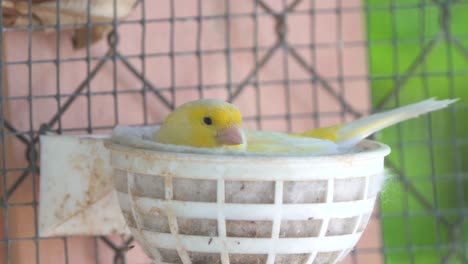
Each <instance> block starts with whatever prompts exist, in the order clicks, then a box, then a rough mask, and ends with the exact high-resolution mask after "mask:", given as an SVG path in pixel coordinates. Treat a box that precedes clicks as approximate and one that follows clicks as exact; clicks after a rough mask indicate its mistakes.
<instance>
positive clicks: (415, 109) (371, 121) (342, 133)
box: [337, 98, 458, 148]
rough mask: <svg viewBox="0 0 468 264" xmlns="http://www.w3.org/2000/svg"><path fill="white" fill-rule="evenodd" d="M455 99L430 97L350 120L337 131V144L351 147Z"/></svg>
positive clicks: (448, 103) (444, 105)
mask: <svg viewBox="0 0 468 264" xmlns="http://www.w3.org/2000/svg"><path fill="white" fill-rule="evenodd" d="M457 100H458V99H447V100H440V101H437V100H436V99H435V98H431V99H428V100H424V101H422V102H419V103H415V104H410V105H406V106H402V107H399V108H396V109H393V110H390V111H386V112H382V113H377V114H373V115H370V116H366V117H363V118H360V119H358V120H355V121H351V122H349V123H347V124H346V125H345V126H343V127H342V128H341V129H340V130H339V131H338V134H337V138H338V139H337V144H338V146H339V147H340V148H348V147H352V146H354V145H355V144H357V143H359V142H360V141H361V140H363V139H364V138H366V137H368V136H370V135H371V134H373V133H375V132H377V131H379V130H381V129H383V128H386V127H388V126H391V125H394V124H396V123H399V122H401V121H404V120H407V119H411V118H415V117H418V116H420V115H422V114H425V113H428V112H432V111H436V110H439V109H442V108H445V107H447V106H448V105H450V104H452V103H454V102H456V101H457Z"/></svg>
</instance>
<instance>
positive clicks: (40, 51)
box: [0, 0, 383, 264]
mask: <svg viewBox="0 0 468 264" xmlns="http://www.w3.org/2000/svg"><path fill="white" fill-rule="evenodd" d="M253 2H254V1H238V2H236V4H234V1H231V7H230V9H231V13H232V14H241V13H249V12H252V10H253ZM266 2H267V3H268V4H269V5H271V6H272V7H273V8H274V9H275V10H281V9H282V1H280V0H270V1H266ZM309 2H310V1H302V2H301V4H299V5H298V6H297V8H296V10H298V11H301V12H302V11H306V10H309V9H311V7H310V5H309V4H310V3H309ZM316 2H317V3H316V6H315V9H316V11H317V12H316V13H315V14H314V15H311V14H309V13H307V12H302V13H300V12H299V13H297V14H292V15H290V16H289V19H288V28H289V35H288V43H290V44H294V45H302V46H303V47H304V48H297V50H298V51H299V53H300V54H301V55H302V56H303V57H304V58H305V59H306V61H307V63H309V65H316V69H317V71H318V72H319V73H320V75H321V76H324V77H326V78H329V79H331V80H330V83H331V84H332V85H333V86H334V87H336V89H337V91H340V90H339V88H338V87H340V85H339V84H338V83H337V81H336V78H337V77H338V76H339V75H340V74H342V76H343V77H344V78H345V79H346V77H354V78H352V79H350V80H346V82H344V84H342V87H343V89H344V91H345V92H344V96H345V98H346V100H347V101H348V102H349V103H350V104H351V105H352V106H353V107H355V108H356V109H358V110H359V111H362V112H363V113H364V112H365V111H366V110H367V109H369V105H368V84H367V81H366V78H365V76H366V74H367V72H366V51H365V45H364V43H362V44H358V45H352V46H350V45H343V46H342V48H341V49H338V48H337V45H336V43H338V42H339V41H341V42H343V43H349V42H355V43H360V42H363V41H365V34H364V25H363V14H362V12H361V10H360V8H359V7H360V1H358V0H348V1H342V2H343V3H342V6H341V8H347V9H346V10H348V11H343V13H342V15H341V21H340V20H338V19H337V16H336V13H335V11H334V8H336V7H337V6H336V3H335V2H334V1H316ZM196 3H197V1H194V0H191V1H181V0H178V1H174V5H175V6H174V7H175V17H183V16H196V15H197V4H196ZM202 3H203V8H202V14H203V15H204V16H206V15H223V14H224V12H225V6H224V1H215V0H210V1H207V0H205V1H202ZM169 7H170V6H169V1H146V8H145V12H146V14H145V15H146V19H162V18H168V17H170V8H169ZM259 11H261V12H263V10H261V9H259ZM141 13H142V11H141V8H140V7H137V8H136V9H135V10H134V12H133V13H132V15H131V17H130V18H129V19H128V20H129V21H133V20H137V19H141V18H142V16H141ZM311 19H312V20H313V21H315V24H311ZM272 21H273V20H272V19H271V18H270V17H269V16H266V15H265V16H264V15H262V16H259V18H258V45H259V46H260V47H269V46H271V45H272V44H273V43H274V42H275V34H274V24H273V22H272ZM338 25H339V26H341V31H342V32H341V40H340V39H338V37H337V36H338V35H339V34H338V33H339V32H337V31H336V30H337V26H338ZM202 27H203V32H202V39H201V42H200V47H201V49H203V50H218V49H224V48H225V47H226V43H225V35H226V31H225V23H224V20H223V19H217V20H215V19H212V20H203V22H202ZM311 27H312V28H313V30H315V39H314V44H317V45H318V46H317V48H316V50H315V53H314V54H311V51H310V49H309V48H307V47H305V45H309V44H311V41H312V39H311V34H310V32H311ZM141 28H142V27H141V25H140V24H137V23H133V24H125V25H121V26H120V27H119V34H120V44H119V47H118V49H119V51H120V52H121V53H122V54H124V55H127V56H130V55H140V54H141V53H142V52H144V53H145V54H161V53H167V52H169V51H170V24H169V22H168V21H166V22H161V23H147V24H146V38H145V39H144V41H145V45H146V49H145V50H144V51H142V50H141V43H142V41H143V38H142V30H141ZM254 28H255V27H254V23H253V20H252V18H251V17H249V16H243V17H235V16H233V18H232V21H231V26H230V32H231V34H230V43H229V46H230V47H231V49H237V50H239V49H242V48H244V50H243V51H235V50H234V51H233V52H232V63H231V69H232V72H231V74H232V76H231V77H232V82H233V83H239V82H240V81H242V80H243V78H244V77H245V76H246V75H247V74H248V73H249V72H250V71H251V69H252V68H253V65H254V64H253V62H254V55H253V53H252V52H251V50H249V49H246V48H252V46H253V45H254V41H255V40H254V38H253V36H254V34H253V32H254ZM196 32H197V24H196V22H195V21H187V22H180V21H179V22H176V24H175V31H174V51H175V52H183V51H188V52H193V51H195V50H196V49H197V46H196V44H197V43H196ZM71 34H72V33H71V32H70V31H64V32H62V33H61V36H60V42H61V44H60V58H59V59H60V60H66V59H69V58H85V57H86V50H80V51H74V50H72V47H71ZM31 43H32V53H31V58H32V60H51V59H57V34H56V32H49V33H44V32H33V33H32V38H31ZM28 44H29V40H28V33H27V32H6V33H5V39H4V45H5V46H6V48H5V54H4V57H5V60H6V61H8V62H13V61H25V60H27V59H28ZM327 44H331V45H327ZM106 51H107V43H106V42H105V40H104V41H101V42H100V43H98V44H96V45H94V46H92V47H91V49H90V51H89V52H90V54H89V55H90V56H102V55H104V54H105V53H106ZM264 54H265V49H261V50H260V51H259V57H262V56H263V55H264ZM340 54H341V56H342V61H341V62H340V60H339V57H340ZM284 56H285V55H284V52H283V51H279V52H277V54H276V55H275V56H273V58H272V59H271V60H270V61H269V62H268V63H267V65H265V67H263V68H262V69H261V70H260V71H259V73H258V77H259V80H260V81H262V82H265V84H262V86H261V90H260V94H261V96H260V99H259V103H260V111H261V114H262V115H263V116H265V117H269V116H276V115H284V114H285V113H287V111H288V109H287V104H286V103H285V99H284V94H285V91H286V90H285V89H286V87H285V84H284V83H283V82H282V81H283V80H285V79H290V80H293V81H292V83H291V84H290V87H289V88H288V89H289V91H290V102H289V105H290V109H289V111H291V113H296V114H298V113H312V112H314V111H315V110H317V109H318V111H319V112H320V122H319V124H320V126H324V125H330V124H336V123H339V122H342V121H343V119H342V118H341V116H340V115H336V114H334V115H333V114H331V113H333V112H339V111H341V107H340V104H339V103H338V102H337V101H336V100H335V99H334V98H333V97H331V96H330V95H329V94H328V93H327V92H325V91H324V89H322V87H320V86H319V85H314V84H312V82H310V81H308V82H307V81H302V82H298V81H294V80H305V79H307V78H310V76H309V74H308V73H307V72H306V71H304V70H303V69H302V68H301V67H300V66H299V65H298V64H297V63H296V62H295V61H294V60H293V59H292V58H291V57H289V58H287V61H288V74H287V76H286V75H285V69H284V66H283V65H284ZM129 61H130V63H132V64H133V65H135V67H137V68H138V69H139V70H140V71H141V69H142V62H141V60H140V59H139V58H137V57H135V58H131V59H129ZM174 63H175V64H174V72H172V68H171V64H170V58H169V57H168V56H159V55H157V56H150V57H148V58H146V60H145V75H146V77H147V78H148V79H149V80H150V81H151V82H152V83H153V84H155V85H156V86H157V87H163V88H165V87H166V88H168V87H170V86H171V85H175V86H176V87H177V88H180V87H183V86H197V85H198V84H199V77H198V71H197V69H199V67H198V61H197V57H196V56H195V55H194V54H193V53H188V54H187V55H176V56H175V59H174ZM95 64H96V62H95V61H93V62H92V63H91V68H92V67H93V66H94V65H95ZM340 64H341V65H343V67H342V69H340V67H339V65H340ZM201 65H202V69H203V72H202V84H203V85H205V86H210V85H217V88H213V89H208V90H206V91H205V93H204V96H205V97H212V98H223V99H224V98H226V95H227V94H226V89H225V88H224V87H225V84H226V83H227V74H226V57H225V54H224V53H212V54H205V55H203V56H202V59H201ZM116 67H117V78H116V81H117V91H118V92H119V94H118V95H117V98H116V100H114V97H113V95H112V93H111V92H112V91H113V89H114V88H113V87H114V83H113V71H114V66H113V64H112V62H111V61H109V62H107V63H106V65H104V68H103V69H102V70H101V71H100V72H99V73H98V74H97V76H96V77H95V78H94V79H93V80H92V81H91V83H90V87H89V89H90V91H91V92H92V93H99V94H94V95H93V96H92V97H91V100H90V102H89V103H90V108H89V109H90V112H89V113H88V99H87V97H86V96H81V97H80V98H78V99H77V100H76V101H75V102H74V103H73V105H72V106H71V107H70V109H69V110H68V111H67V112H66V113H65V114H64V115H63V117H62V119H61V125H62V128H63V129H76V128H79V129H78V130H76V131H68V132H65V133H74V134H83V133H86V129H85V128H86V127H87V126H88V114H89V115H90V116H91V123H90V124H91V126H92V127H94V128H96V129H95V130H94V131H93V132H94V133H108V132H109V131H110V128H111V127H112V126H114V125H115V124H116V122H117V121H118V123H120V124H135V125H140V124H142V123H143V122H144V121H145V120H144V118H143V116H144V115H143V103H144V102H143V97H142V96H141V93H138V90H141V88H142V84H141V82H140V81H139V80H138V79H137V78H135V77H134V76H133V75H132V73H130V72H129V71H128V70H127V69H126V68H124V67H123V65H122V63H121V62H117V63H116ZM171 73H173V74H174V80H175V83H174V84H171ZM28 74H29V72H28V67H27V66H26V65H21V64H18V65H8V66H7V67H6V76H7V78H8V80H7V83H6V84H5V85H6V86H5V87H6V88H7V89H6V90H5V91H4V93H5V94H4V96H6V97H7V101H6V104H5V111H6V112H5V114H6V118H7V119H8V120H9V121H10V122H11V123H12V124H13V125H14V126H15V127H16V128H17V129H18V130H19V131H29V130H30V129H31V128H32V129H34V130H38V129H39V126H40V125H41V124H42V123H43V122H46V121H48V120H49V119H50V118H51V117H52V116H53V114H54V113H55V112H56V111H57V107H58V105H57V101H56V100H55V98H53V97H50V96H54V95H56V94H57V86H58V85H59V87H60V95H61V97H62V98H61V103H62V104H63V102H64V101H65V100H66V99H67V97H68V96H69V95H70V94H71V93H72V92H73V90H74V89H75V88H76V86H77V85H78V84H79V83H81V82H82V81H83V80H84V79H85V77H86V75H87V64H86V61H84V60H80V61H70V62H61V63H60V72H59V73H57V71H56V67H55V65H54V64H53V63H51V62H47V63H34V64H33V65H32V67H31V79H29V78H28ZM57 75H58V77H59V82H60V83H59V84H57ZM356 76H358V77H361V78H356ZM30 81H31V85H32V95H33V96H39V97H38V98H34V100H33V101H32V104H31V105H30V104H29V102H28V101H27V96H28V94H29V91H28V85H29V82H30ZM275 81H276V82H275ZM314 89H317V96H318V99H319V100H318V101H319V102H318V105H314V102H313V101H312V97H313V90H314ZM255 91H256V90H255V87H254V86H252V85H250V86H247V87H246V89H245V91H244V92H243V93H242V94H241V96H240V97H239V98H238V99H237V100H236V101H235V104H236V105H237V106H239V108H240V109H241V111H242V112H243V114H244V116H246V117H252V116H255V115H256V114H258V113H257V108H256V105H257V99H256V96H255ZM163 94H164V95H165V96H166V97H167V98H170V93H169V91H165V92H164V93H163ZM197 97H198V92H197V90H196V89H185V90H184V89H179V90H176V92H175V98H176V101H175V102H176V105H180V104H182V103H184V102H186V101H189V100H192V99H195V98H197ZM116 104H117V111H118V120H117V119H116V116H115V114H114V107H115V106H116ZM146 109H147V114H148V116H147V117H148V119H147V121H148V122H149V123H156V122H160V121H162V120H163V119H164V117H165V116H166V115H167V113H168V110H167V109H166V108H165V107H164V106H162V105H161V103H160V102H159V101H158V99H157V98H156V97H155V96H154V95H152V94H151V93H148V95H147V98H146ZM345 119H346V120H350V119H352V116H351V115H346V116H345ZM30 120H32V123H30ZM291 125H292V129H293V130H294V131H302V130H307V129H310V128H312V127H314V122H313V120H312V118H310V115H309V116H304V117H300V118H293V120H292V121H291ZM245 126H246V127H248V128H256V125H255V121H254V120H251V121H246V122H245ZM54 128H57V126H56V127H54ZM83 128H84V129H83ZM262 129H269V130H277V131H284V130H286V129H287V122H286V121H285V120H284V119H283V120H279V119H276V120H272V119H268V118H265V119H263V120H262ZM6 142H7V144H6V146H5V147H6V148H7V150H8V152H7V153H6V164H3V166H6V167H7V168H8V169H13V168H18V170H17V171H9V172H8V174H7V176H6V178H7V186H11V185H12V184H13V182H14V181H15V180H16V179H17V178H18V177H19V175H20V174H21V171H20V170H19V169H20V168H24V167H27V163H26V161H25V160H24V152H25V148H24V146H23V144H21V143H20V142H19V141H18V140H17V139H16V138H15V137H14V136H13V135H9V136H8V137H7V139H6ZM0 144H1V143H0ZM0 155H1V154H0ZM33 181H35V182H36V186H37V187H38V183H39V178H38V177H37V176H36V178H35V179H34V178H33V177H32V176H30V177H28V178H27V180H26V181H25V182H24V183H23V184H22V185H21V186H20V188H19V189H18V190H17V191H16V193H15V194H14V195H13V196H12V197H11V198H10V200H9V204H10V207H9V208H8V238H9V239H10V240H12V242H11V243H10V246H9V247H10V249H9V250H10V258H11V263H14V264H16V263H21V264H23V263H27V264H30V263H36V255H35V254H36V250H38V251H39V257H40V263H65V249H64V242H63V239H61V238H54V239H41V240H39V241H38V242H37V243H36V242H35V241H34V240H31V239H28V238H31V237H34V236H35V233H36V229H35V225H34V209H33V207H31V206H18V205H13V206H11V204H19V203H28V202H31V201H33V195H34V192H33ZM0 184H3V183H0ZM38 189H39V188H36V190H35V191H36V192H35V194H36V199H37V197H38V195H39V193H38ZM4 214H5V212H4V210H3V208H2V209H1V211H0V226H3V225H4V224H5V223H4ZM5 238H6V234H5V228H0V239H1V240H2V239H5ZM113 239H114V240H116V241H118V240H119V238H118V237H115V238H113ZM67 246H68V256H69V263H70V264H73V263H94V262H95V258H96V252H95V250H94V247H95V244H94V240H93V239H92V238H89V237H72V238H69V239H68V245H67ZM380 246H381V245H380V227H379V223H378V221H377V220H376V219H375V218H373V220H372V221H371V223H370V224H369V227H368V228H367V230H366V231H365V233H364V235H363V237H362V239H361V240H360V242H359V245H358V248H367V249H369V248H374V249H378V248H379V247H380ZM98 247H99V258H100V259H101V261H102V263H112V258H113V254H112V252H111V251H110V250H108V249H107V247H106V246H105V245H104V244H103V243H102V242H101V241H99V242H98ZM6 250H7V246H6V244H5V243H0V259H5V254H6ZM356 258H357V260H358V263H380V262H383V260H382V257H381V255H380V254H379V253H378V251H377V250H375V251H372V250H371V251H361V252H359V253H358V254H357V255H356ZM127 261H128V263H148V259H147V258H146V257H145V256H144V254H143V253H142V251H141V250H140V249H139V248H138V247H136V248H134V249H132V250H130V251H129V253H128V255H127ZM345 263H351V257H349V258H347V260H346V261H345Z"/></svg>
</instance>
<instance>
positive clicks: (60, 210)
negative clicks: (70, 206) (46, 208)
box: [54, 193, 70, 220]
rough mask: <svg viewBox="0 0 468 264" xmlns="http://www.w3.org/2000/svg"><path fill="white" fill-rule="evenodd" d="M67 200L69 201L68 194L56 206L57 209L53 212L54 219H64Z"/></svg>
mask: <svg viewBox="0 0 468 264" xmlns="http://www.w3.org/2000/svg"><path fill="white" fill-rule="evenodd" d="M68 200H70V194H69V193H67V194H66V195H65V197H63V200H62V202H61V203H60V205H59V206H58V208H57V209H56V210H55V212H54V215H55V217H56V218H58V219H60V220H63V219H64V218H65V217H66V213H65V212H66V208H67V206H66V205H67V203H68Z"/></svg>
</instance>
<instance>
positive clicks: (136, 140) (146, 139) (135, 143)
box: [111, 125, 364, 157]
mask: <svg viewBox="0 0 468 264" xmlns="http://www.w3.org/2000/svg"><path fill="white" fill-rule="evenodd" d="M159 128H160V126H138V127H137V126H123V125H118V126H116V127H115V128H114V129H113V131H112V137H111V138H112V141H113V142H116V143H118V144H121V145H125V146H130V147H135V148H142V149H147V150H155V151H164V152H182V153H196V154H211V155H213V154H215V155H219V154H221V155H237V156H286V157H288V156H289V157H291V156H298V157H307V156H328V155H336V154H345V153H357V152H361V151H363V150H364V149H363V148H361V147H358V146H356V147H354V148H352V149H349V150H347V151H340V152H336V151H329V152H328V153H323V152H318V151H310V152H305V151H295V150H294V148H292V150H291V152H288V153H266V152H262V153H254V152H247V151H245V150H232V149H222V148H221V149H208V148H195V147H189V146H179V145H172V144H162V143H158V142H155V141H154V140H153V134H154V133H155V132H156V131H158V130H159ZM303 140H307V139H306V138H305V139H303Z"/></svg>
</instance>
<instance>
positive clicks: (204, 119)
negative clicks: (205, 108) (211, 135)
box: [203, 117, 213, 125]
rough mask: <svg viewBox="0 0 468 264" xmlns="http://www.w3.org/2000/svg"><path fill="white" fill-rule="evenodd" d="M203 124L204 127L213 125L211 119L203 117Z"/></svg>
mask: <svg viewBox="0 0 468 264" xmlns="http://www.w3.org/2000/svg"><path fill="white" fill-rule="evenodd" d="M203 123H205V124H206V125H211V124H213V120H211V117H204V118H203Z"/></svg>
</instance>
